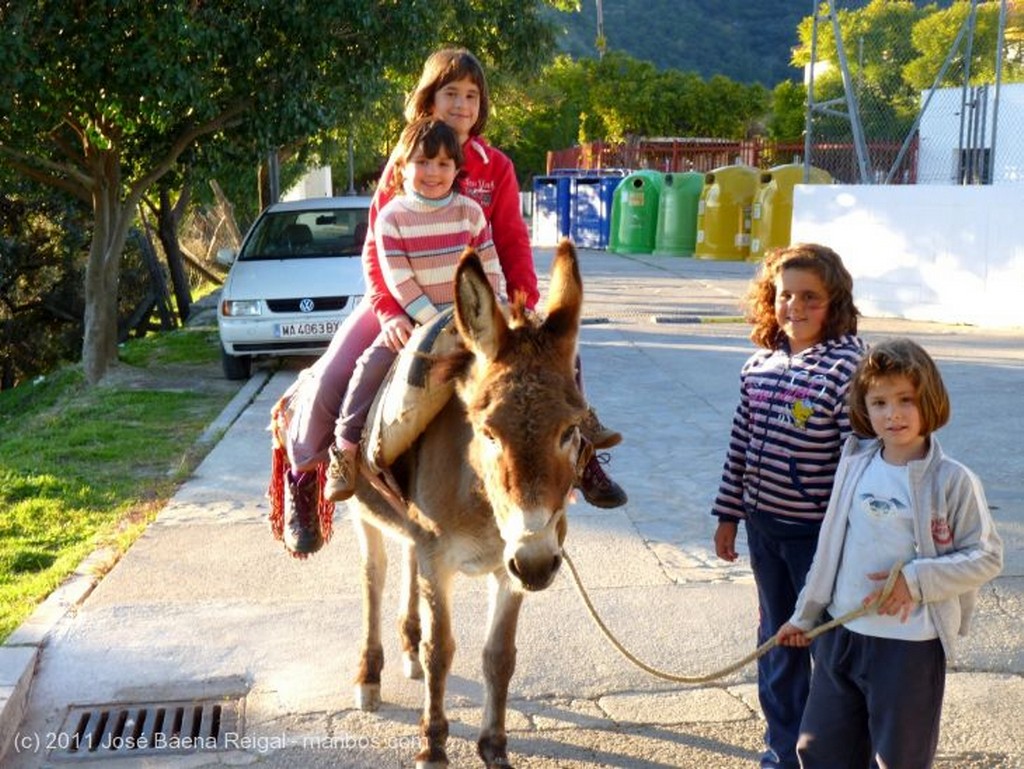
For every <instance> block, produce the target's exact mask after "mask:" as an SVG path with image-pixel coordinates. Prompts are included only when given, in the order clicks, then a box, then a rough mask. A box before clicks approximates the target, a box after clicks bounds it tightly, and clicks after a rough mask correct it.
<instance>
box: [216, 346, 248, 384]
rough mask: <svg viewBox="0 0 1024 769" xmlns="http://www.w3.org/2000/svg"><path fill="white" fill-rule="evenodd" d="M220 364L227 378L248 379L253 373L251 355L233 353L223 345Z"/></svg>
mask: <svg viewBox="0 0 1024 769" xmlns="http://www.w3.org/2000/svg"><path fill="white" fill-rule="evenodd" d="M220 365H221V368H222V369H223V370H224V376H225V377H226V378H227V379H232V380H237V379H248V378H249V377H250V376H251V375H252V356H251V355H231V354H229V353H228V351H227V350H225V349H224V348H223V347H221V348H220Z"/></svg>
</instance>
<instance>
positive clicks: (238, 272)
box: [222, 256, 365, 299]
mask: <svg viewBox="0 0 1024 769" xmlns="http://www.w3.org/2000/svg"><path fill="white" fill-rule="evenodd" d="M363 293H365V287H364V283H363V268H362V263H361V261H360V258H359V257H358V256H350V257H349V256H338V257H318V258H313V259H302V258H295V257H291V258H289V259H258V260H254V261H244V262H236V263H235V264H234V265H233V266H232V267H231V272H230V274H229V275H228V279H227V281H226V282H225V284H224V291H223V294H222V296H223V297H224V298H226V299H293V298H301V297H315V296H356V295H360V294H363Z"/></svg>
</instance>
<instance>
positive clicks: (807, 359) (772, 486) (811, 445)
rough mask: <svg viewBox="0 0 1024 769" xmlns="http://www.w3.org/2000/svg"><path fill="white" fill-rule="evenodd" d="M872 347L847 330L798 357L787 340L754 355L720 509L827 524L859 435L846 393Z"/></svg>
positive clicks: (735, 516) (734, 517)
mask: <svg viewBox="0 0 1024 769" xmlns="http://www.w3.org/2000/svg"><path fill="white" fill-rule="evenodd" d="M866 351H867V345H866V344H865V342H864V341H863V340H862V339H861V338H860V337H858V336H856V335H854V334H845V335H843V336H840V337H839V338H837V339H827V340H824V341H822V342H819V343H818V344H816V345H813V346H811V347H808V348H807V349H806V350H802V351H801V352H799V353H796V354H795V355H791V354H790V353H789V349H788V345H786V344H783V345H782V346H780V347H778V348H775V349H771V350H758V351H757V352H755V353H754V354H753V355H751V356H750V358H748V359H747V362H746V363H745V364H744V365H743V368H742V369H741V370H740V402H739V405H738V406H737V407H736V413H735V415H734V416H733V420H732V432H731V435H730V438H729V449H728V451H727V452H726V458H725V467H724V468H723V471H722V482H721V485H720V486H719V489H718V495H717V496H716V498H715V503H714V506H713V508H712V511H711V512H712V514H714V515H717V516H718V517H719V519H720V520H725V521H738V520H740V519H742V518H746V517H747V515H748V514H750V513H752V512H753V513H756V514H758V515H769V516H773V517H775V518H777V519H779V520H780V521H785V522H790V523H797V524H800V523H806V524H813V525H817V524H820V522H821V519H822V518H823V517H824V515H825V509H826V508H827V507H828V498H829V494H830V493H831V491H832V482H833V479H834V476H835V470H836V466H837V465H838V464H839V454H840V450H841V449H842V445H843V441H844V440H845V439H846V437H847V436H848V435H849V434H850V433H851V428H850V420H849V417H848V415H847V408H846V391H847V389H848V387H849V383H850V379H851V378H852V376H853V372H854V369H855V368H856V367H857V364H858V362H860V359H861V358H862V357H863V355H864V353H865V352H866Z"/></svg>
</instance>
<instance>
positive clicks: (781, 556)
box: [712, 243, 866, 769]
mask: <svg viewBox="0 0 1024 769" xmlns="http://www.w3.org/2000/svg"><path fill="white" fill-rule="evenodd" d="M747 298H748V320H749V321H750V322H751V323H752V324H753V330H752V332H751V339H752V340H753V341H754V342H755V343H756V344H757V345H758V346H760V347H761V348H762V349H761V350H758V351H757V352H755V353H754V354H753V355H751V356H750V358H749V359H748V360H747V362H746V363H745V364H744V365H743V368H742V370H741V371H740V402H739V405H738V406H737V408H736V412H735V415H734V417H733V422H732V433H731V435H730V438H729V448H728V451H727V453H726V459H725V468H724V470H723V472H722V481H721V485H720V486H719V490H718V495H717V497H716V498H715V503H714V507H713V509H712V513H713V514H714V515H716V516H717V517H718V528H717V530H716V531H715V540H714V541H715V553H716V554H717V555H718V557H719V558H722V559H724V560H726V561H735V560H736V534H737V530H738V528H739V523H740V521H743V522H744V526H745V531H746V536H747V546H748V548H749V550H750V566H751V569H752V570H753V572H754V581H755V583H756V584H757V597H758V607H759V610H760V622H759V625H758V629H757V637H758V645H760V644H762V643H764V642H765V641H767V640H768V639H769V638H771V637H772V636H773V635H775V633H776V631H778V629H779V628H780V627H781V626H782V624H783V623H784V622H786V621H787V620H788V619H789V618H790V616H791V615H792V614H793V607H794V605H795V604H796V597H797V595H798V594H799V592H800V589H801V588H802V587H803V585H804V579H805V577H806V576H807V571H808V569H809V568H810V565H811V560H812V558H813V557H814V550H815V546H816V544H817V541H818V530H819V528H820V526H821V521H822V518H824V515H825V509H826V507H827V506H828V500H829V494H830V492H831V491H832V482H833V477H834V474H835V470H836V465H837V464H838V463H839V453H840V450H841V448H842V445H843V441H844V439H845V438H846V437H847V435H848V434H849V433H850V420H849V417H848V415H847V411H846V390H847V387H848V386H849V382H850V378H851V377H852V375H853V372H854V370H855V369H856V367H857V363H858V362H859V361H860V359H861V357H862V356H863V355H864V352H865V349H866V347H865V344H864V342H863V341H862V340H861V339H860V338H859V337H858V336H856V334H857V317H858V315H859V312H858V311H857V308H856V306H855V305H854V302H853V279H852V278H851V277H850V273H849V272H847V270H846V268H845V267H844V266H843V263H842V260H841V259H840V258H839V256H838V255H837V254H836V253H835V252H834V251H832V249H830V248H827V247H825V246H821V245H817V244H807V243H801V244H797V245H794V246H790V247H788V248H784V249H779V250H777V251H774V252H772V253H770V254H768V255H767V256H766V257H765V260H764V263H763V265H762V267H761V271H760V273H759V275H758V277H757V278H756V279H755V280H754V281H753V282H752V284H751V288H750V292H749V294H748V297H747ZM810 675H811V660H810V654H809V653H808V651H807V650H806V649H802V650H799V651H798V652H796V653H793V652H791V651H790V650H784V649H776V650H774V651H771V652H769V653H768V654H766V655H764V656H763V657H761V658H760V659H759V660H758V695H759V698H760V701H761V709H762V711H763V712H764V716H765V721H766V722H767V728H766V731H765V751H764V754H763V755H762V757H761V767H762V769H767V768H769V767H770V768H771V769H798V762H797V756H796V741H797V736H798V735H799V729H800V717H801V715H802V714H803V710H804V704H805V703H806V701H807V692H808V688H809V685H810Z"/></svg>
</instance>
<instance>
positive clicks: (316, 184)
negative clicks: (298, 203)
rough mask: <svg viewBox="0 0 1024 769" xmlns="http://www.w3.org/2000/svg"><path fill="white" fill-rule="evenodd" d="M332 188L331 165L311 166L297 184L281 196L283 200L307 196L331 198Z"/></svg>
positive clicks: (303, 198) (300, 198)
mask: <svg viewBox="0 0 1024 769" xmlns="http://www.w3.org/2000/svg"><path fill="white" fill-rule="evenodd" d="M333 194H334V192H333V191H332V189H331V167H330V166H322V167H321V168H311V169H309V170H308V171H307V172H306V174H305V175H304V176H303V177H302V178H301V179H299V180H298V181H297V182H296V183H295V186H294V187H292V188H291V189H290V190H288V191H287V192H286V193H285V194H284V195H282V196H281V200H305V199H306V198H329V197H330V196H331V195H333Z"/></svg>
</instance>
